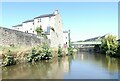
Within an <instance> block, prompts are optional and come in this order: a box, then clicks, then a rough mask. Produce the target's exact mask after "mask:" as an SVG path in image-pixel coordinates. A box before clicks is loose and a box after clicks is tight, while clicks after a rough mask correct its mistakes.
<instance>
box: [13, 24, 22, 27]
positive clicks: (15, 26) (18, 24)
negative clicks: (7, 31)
mask: <svg viewBox="0 0 120 81" xmlns="http://www.w3.org/2000/svg"><path fill="white" fill-rule="evenodd" d="M17 26H22V24H18V25H15V26H12V27H17Z"/></svg>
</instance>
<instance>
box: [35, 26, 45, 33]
mask: <svg viewBox="0 0 120 81" xmlns="http://www.w3.org/2000/svg"><path fill="white" fill-rule="evenodd" d="M35 31H36V32H37V34H40V35H41V33H42V32H43V30H42V26H40V27H37V28H36V30H35Z"/></svg>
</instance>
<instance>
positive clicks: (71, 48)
mask: <svg viewBox="0 0 120 81" xmlns="http://www.w3.org/2000/svg"><path fill="white" fill-rule="evenodd" d="M72 54H73V47H72V46H70V47H68V55H72Z"/></svg>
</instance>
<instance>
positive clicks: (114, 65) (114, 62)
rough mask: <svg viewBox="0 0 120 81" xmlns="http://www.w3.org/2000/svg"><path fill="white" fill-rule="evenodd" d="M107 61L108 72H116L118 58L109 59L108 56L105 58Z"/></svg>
mask: <svg viewBox="0 0 120 81" xmlns="http://www.w3.org/2000/svg"><path fill="white" fill-rule="evenodd" d="M106 58H107V60H108V70H109V71H111V72H116V71H117V72H118V70H119V64H118V58H111V57H109V56H106Z"/></svg>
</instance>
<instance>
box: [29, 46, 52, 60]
mask: <svg viewBox="0 0 120 81" xmlns="http://www.w3.org/2000/svg"><path fill="white" fill-rule="evenodd" d="M51 58H52V53H51V50H50V49H49V46H48V45H47V44H43V45H42V46H38V47H36V48H33V49H32V51H31V53H30V54H29V55H28V57H27V60H28V62H36V61H39V60H48V59H51Z"/></svg>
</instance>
